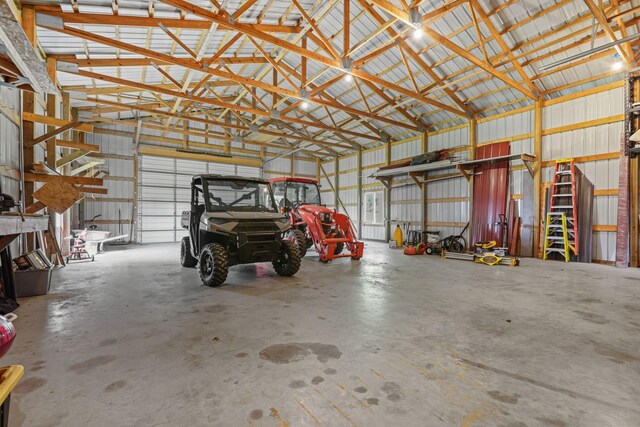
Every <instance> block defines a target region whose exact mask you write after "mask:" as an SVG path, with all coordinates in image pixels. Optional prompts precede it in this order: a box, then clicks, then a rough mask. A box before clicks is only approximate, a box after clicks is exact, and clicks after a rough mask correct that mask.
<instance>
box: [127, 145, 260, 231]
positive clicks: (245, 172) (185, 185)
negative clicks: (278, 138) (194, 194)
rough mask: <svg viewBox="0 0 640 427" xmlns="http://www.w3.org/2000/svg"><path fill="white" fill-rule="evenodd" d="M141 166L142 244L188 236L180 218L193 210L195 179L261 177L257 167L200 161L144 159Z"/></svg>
mask: <svg viewBox="0 0 640 427" xmlns="http://www.w3.org/2000/svg"><path fill="white" fill-rule="evenodd" d="M138 164H139V170H138V224H139V227H138V236H139V241H140V242H141V243H156V242H177V241H180V240H181V239H182V237H184V236H186V235H187V231H186V230H184V229H183V228H182V226H181V224H180V217H181V214H182V212H183V211H185V210H189V208H190V199H191V179H192V177H193V176H194V175H198V174H207V173H209V174H221V175H239V176H247V177H259V176H260V169H259V168H257V167H250V166H234V165H227V164H219V163H208V162H201V161H198V160H184V159H169V158H163V157H153V156H141V157H140V161H139V163H138Z"/></svg>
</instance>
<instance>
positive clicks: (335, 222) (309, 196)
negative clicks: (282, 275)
mask: <svg viewBox="0 0 640 427" xmlns="http://www.w3.org/2000/svg"><path fill="white" fill-rule="evenodd" d="M269 181H270V182H271V188H272V189H273V195H274V197H275V199H276V202H277V203H278V205H279V207H280V209H281V211H282V212H283V213H285V214H287V215H288V216H289V218H290V221H291V231H290V234H289V238H290V239H291V240H294V241H295V242H296V243H297V244H298V247H299V248H300V253H301V255H302V256H304V255H305V254H306V252H307V249H309V248H310V247H311V246H315V249H316V252H318V254H320V261H321V262H329V261H331V260H332V259H334V258H347V257H349V258H351V259H354V260H359V259H360V258H362V254H363V252H364V243H363V242H360V241H358V239H357V238H356V232H355V230H354V228H353V225H352V224H351V220H350V219H349V216H347V215H345V214H342V213H338V211H336V210H335V209H329V208H327V207H326V206H324V205H322V204H321V201H320V190H319V189H318V181H316V180H314V179H309V178H293V177H282V178H272V179H270V180H269ZM345 248H346V249H347V251H348V252H349V253H348V254H346V253H345V254H343V253H342V252H343V251H344V250H345Z"/></svg>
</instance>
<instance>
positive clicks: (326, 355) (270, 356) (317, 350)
mask: <svg viewBox="0 0 640 427" xmlns="http://www.w3.org/2000/svg"><path fill="white" fill-rule="evenodd" d="M311 353H313V354H314V355H315V356H316V358H317V359H318V360H319V361H320V362H322V363H326V362H328V361H329V359H339V358H340V356H342V353H341V352H340V350H338V347H336V346H335V345H331V344H320V343H304V342H303V343H295V342H294V343H289V344H274V345H272V346H269V347H267V348H265V349H264V350H262V351H261V352H260V358H261V359H264V360H268V361H270V362H273V363H277V364H283V363H291V362H299V361H300V360H302V359H304V358H305V357H306V356H308V355H310V354H311Z"/></svg>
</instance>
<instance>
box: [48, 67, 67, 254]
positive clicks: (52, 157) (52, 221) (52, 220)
mask: <svg viewBox="0 0 640 427" xmlns="http://www.w3.org/2000/svg"><path fill="white" fill-rule="evenodd" d="M56 63H57V60H56V59H55V58H47V73H48V74H49V77H51V80H52V81H53V83H54V84H56ZM57 107H58V97H57V96H56V95H55V94H51V93H50V94H48V95H47V117H53V118H56V117H57V109H58V108H57ZM55 129H56V128H55V126H47V133H50V132H53V131H55ZM56 160H57V150H56V139H55V138H50V139H48V140H47V165H48V166H49V167H50V168H52V169H54V170H55V169H56ZM52 230H53V235H52V236H51V239H52V240H54V241H55V240H57V235H56V233H55V230H56V213H55V212H53V211H52V210H50V209H49V234H51V233H50V232H51V231H52ZM51 243H52V242H51ZM51 243H50V244H48V245H47V257H48V258H49V259H52V255H53V254H54V253H56V251H55V250H54V249H55V248H54V247H53V245H52V244H51ZM57 262H58V263H60V264H61V263H63V262H64V260H57Z"/></svg>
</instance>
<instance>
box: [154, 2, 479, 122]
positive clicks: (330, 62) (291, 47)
mask: <svg viewBox="0 0 640 427" xmlns="http://www.w3.org/2000/svg"><path fill="white" fill-rule="evenodd" d="M164 2H165V3H167V4H170V5H172V6H174V7H177V8H178V9H182V10H185V11H187V12H189V13H192V14H194V15H197V16H200V17H202V18H206V19H209V20H211V21H212V22H215V23H217V24H218V25H219V26H220V27H223V28H227V29H230V30H235V31H239V32H242V33H244V34H247V35H251V36H253V37H255V38H258V39H261V40H264V41H266V42H269V43H272V44H274V45H276V46H279V47H281V48H283V49H286V50H288V51H290V52H292V53H296V54H299V55H303V56H306V57H307V58H308V59H311V60H313V61H316V62H319V63H321V64H323V65H326V66H329V67H331V68H334V69H337V70H342V64H341V63H340V61H338V60H336V59H332V58H327V57H325V56H323V55H320V54H318V53H316V52H313V51H310V50H308V49H302V48H301V47H300V46H297V45H295V44H293V43H290V42H287V41H284V40H281V39H279V38H277V37H275V36H272V35H271V34H268V33H266V32H264V31H259V30H256V29H254V28H252V27H248V26H246V25H244V24H237V23H229V22H228V21H225V20H224V19H221V18H220V17H219V16H217V15H215V14H213V13H211V12H209V11H208V10H206V9H204V8H201V7H199V6H196V5H194V4H191V3H188V2H186V1H185V0H164ZM352 74H353V75H354V76H356V77H360V78H361V79H363V80H368V81H370V82H372V83H374V84H377V85H380V86H384V87H386V88H387V89H391V90H393V91H396V92H399V93H401V94H403V95H405V96H408V97H412V98H415V99H417V100H420V101H423V102H425V103H427V104H431V105H434V106H436V107H438V108H441V109H443V110H446V111H449V112H451V113H454V114H457V115H460V116H466V115H467V113H466V112H464V111H461V110H458V109H456V108H454V107H451V106H449V105H447V104H444V103H441V102H437V101H433V100H432V99H430V98H428V97H425V96H422V95H421V94H419V93H416V92H414V91H411V90H408V89H405V88H404V87H402V86H399V85H397V84H394V83H391V82H388V81H386V80H384V79H382V78H380V77H377V76H374V75H371V74H368V73H365V72H363V71H360V70H357V69H356V70H353V71H352Z"/></svg>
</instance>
